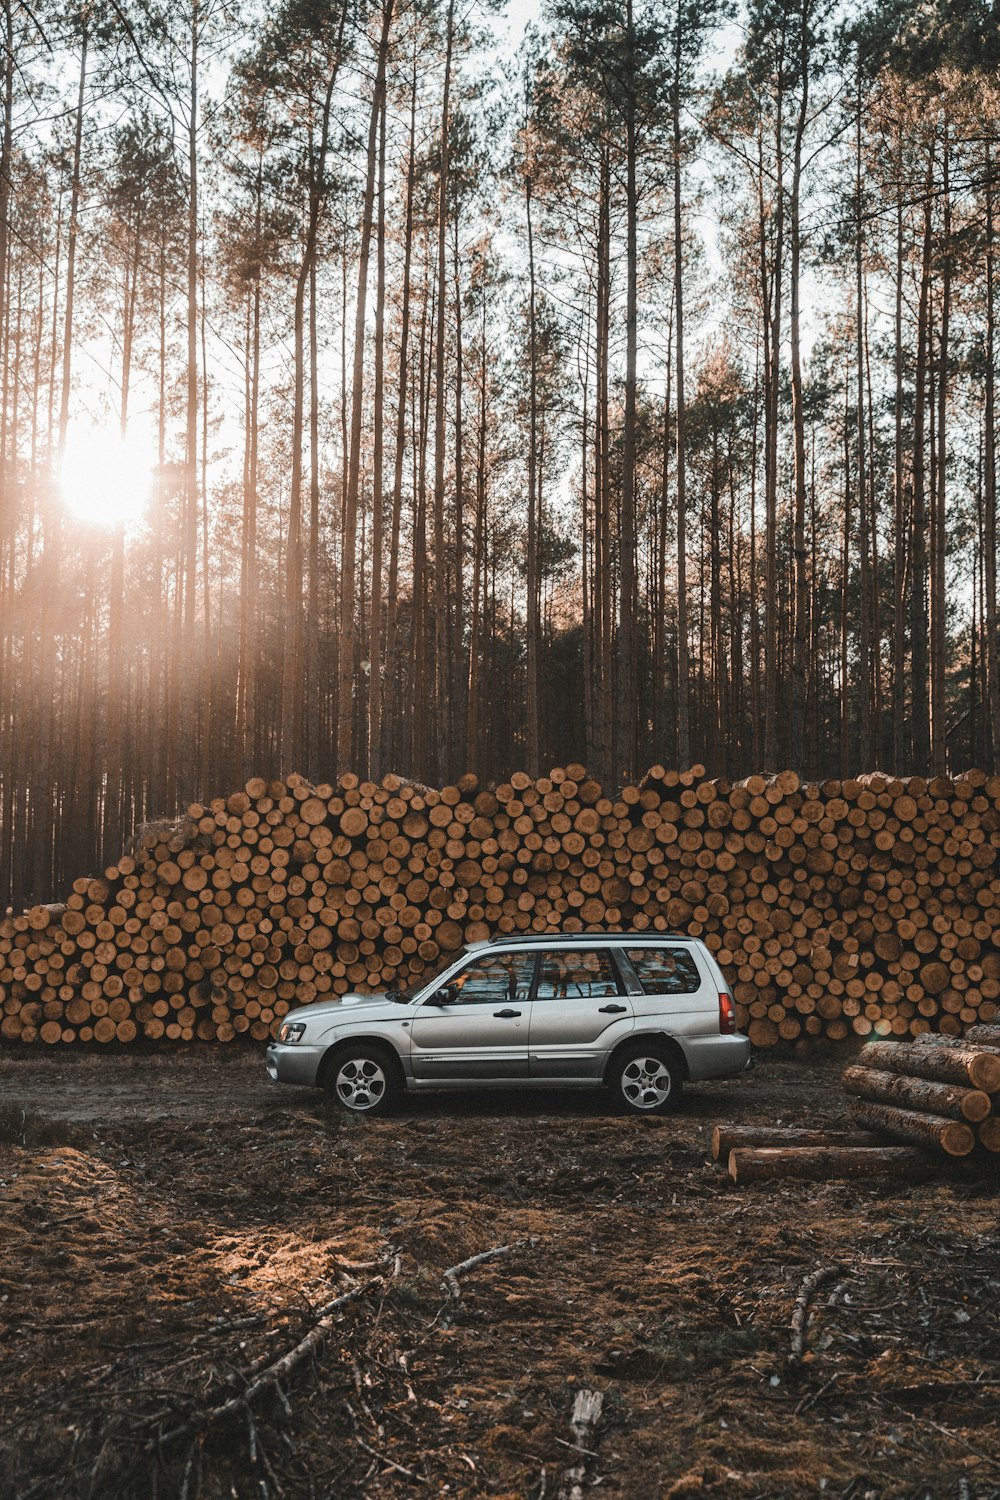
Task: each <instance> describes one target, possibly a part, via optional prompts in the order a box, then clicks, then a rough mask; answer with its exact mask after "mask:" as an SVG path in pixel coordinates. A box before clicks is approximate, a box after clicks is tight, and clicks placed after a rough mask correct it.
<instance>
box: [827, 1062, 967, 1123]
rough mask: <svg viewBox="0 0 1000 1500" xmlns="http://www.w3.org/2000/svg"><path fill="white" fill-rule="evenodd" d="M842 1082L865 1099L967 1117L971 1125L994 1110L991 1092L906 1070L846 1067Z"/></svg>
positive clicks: (927, 1112)
mask: <svg viewBox="0 0 1000 1500" xmlns="http://www.w3.org/2000/svg"><path fill="white" fill-rule="evenodd" d="M841 1082H842V1083H843V1086H844V1088H845V1089H846V1090H847V1092H848V1093H849V1094H857V1095H858V1097H859V1098H861V1099H872V1100H875V1101H876V1102H878V1101H881V1102H882V1103H885V1104H899V1105H901V1106H902V1107H903V1108H904V1109H915V1110H920V1111H922V1112H923V1113H925V1114H929V1115H942V1116H944V1117H945V1118H947V1119H949V1120H965V1121H966V1122H967V1123H969V1124H970V1125H977V1124H978V1123H979V1121H980V1120H985V1119H986V1118H987V1116H988V1115H990V1114H992V1112H993V1103H992V1100H991V1099H990V1096H989V1094H987V1093H984V1092H983V1090H982V1089H969V1088H963V1087H962V1086H961V1085H960V1084H956V1083H934V1082H931V1081H930V1080H928V1079H924V1078H908V1077H907V1076H906V1075H905V1074H902V1073H887V1072H879V1071H876V1069H874V1068H864V1067H852V1068H847V1069H845V1071H844V1075H843V1078H842V1079H841Z"/></svg>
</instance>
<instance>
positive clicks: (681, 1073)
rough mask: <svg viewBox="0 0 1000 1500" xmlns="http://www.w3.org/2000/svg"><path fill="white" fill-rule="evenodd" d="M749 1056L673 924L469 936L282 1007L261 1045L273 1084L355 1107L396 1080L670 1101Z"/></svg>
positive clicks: (694, 952) (696, 951) (373, 1109)
mask: <svg viewBox="0 0 1000 1500" xmlns="http://www.w3.org/2000/svg"><path fill="white" fill-rule="evenodd" d="M749 1058H750V1042H749V1039H748V1038H747V1037H745V1036H743V1035H742V1034H740V1033H739V1032H737V1030H736V1007H735V1005H734V1003H733V997H732V994H731V992H730V989H729V986H728V985H727V983H726V981H725V978H724V977H723V974H722V971H721V970H720V968H719V966H718V964H717V963H716V962H715V959H714V958H713V957H712V955H711V953H710V952H709V951H708V949H707V948H706V947H705V946H704V944H703V943H700V942H698V941H697V940H696V939H694V938H687V937H682V936H680V935H678V934H674V933H652V934H650V933H615V934H607V935H606V934H599V933H577V934H575V935H574V936H572V937H550V936H548V935H544V936H543V935H541V934H538V935H532V936H528V937H524V936H520V937H504V938H493V939H492V940H491V941H490V942H488V943H470V944H469V946H468V947H466V948H464V949H463V950H462V951H461V952H460V953H458V954H456V955H455V956H454V957H453V958H451V959H450V960H449V961H448V963H447V964H446V965H445V967H444V968H442V969H439V970H438V972H437V973H436V974H435V975H434V976H433V977H425V978H423V979H422V980H421V982H420V984H419V986H411V987H410V988H409V989H405V990H387V991H386V993H385V994H382V995H345V996H344V997H343V998H342V999H341V1000H326V1001H320V1002H319V1003H317V1004H314V1005H309V1006H305V1007H304V1008H302V1009H301V1010H294V1011H291V1012H290V1013H289V1015H288V1016H286V1018H285V1021H284V1023H283V1025H282V1027H281V1031H280V1032H279V1034H278V1040H277V1041H276V1042H274V1043H272V1045H271V1046H269V1047H268V1049H267V1071H268V1073H269V1074H270V1076H271V1077H272V1078H274V1079H277V1080H278V1081H279V1082H281V1083H303V1084H308V1085H312V1086H314V1087H315V1086H317V1085H318V1086H320V1087H322V1088H325V1089H327V1090H328V1091H329V1092H330V1093H331V1094H333V1095H334V1096H335V1097H336V1098H337V1099H338V1100H339V1101H340V1103H341V1104H342V1105H343V1107H344V1108H345V1109H347V1110H350V1111H351V1113H352V1114H359V1115H360V1114H368V1115H374V1114H382V1113H384V1112H385V1111H386V1110H388V1109H390V1108H391V1106H392V1105H393V1103H394V1102H395V1101H396V1100H397V1099H398V1097H399V1096H400V1094H401V1093H402V1092H403V1090H404V1089H443V1088H468V1087H470V1086H472V1087H475V1088H508V1087H511V1086H514V1087H529V1088H530V1087H532V1086H535V1087H538V1086H543V1085H552V1084H568V1085H579V1086H583V1087H589V1088H598V1087H600V1086H601V1085H606V1086H607V1087H609V1088H610V1089H611V1091H612V1093H613V1094H614V1095H615V1096H616V1097H617V1099H618V1100H619V1101H620V1103H621V1104H623V1105H624V1106H625V1108H626V1109H629V1110H633V1111H635V1112H636V1113H638V1114H653V1113H656V1112H657V1111H662V1110H669V1109H675V1108H677V1106H678V1104H679V1102H680V1096H681V1089H682V1087H683V1084H684V1080H685V1079H690V1080H691V1081H692V1082H700V1081H701V1080H703V1079H707V1078H729V1077H732V1076H733V1075H734V1074H736V1073H740V1072H742V1070H743V1069H744V1068H745V1067H746V1065H747V1063H748V1061H749Z"/></svg>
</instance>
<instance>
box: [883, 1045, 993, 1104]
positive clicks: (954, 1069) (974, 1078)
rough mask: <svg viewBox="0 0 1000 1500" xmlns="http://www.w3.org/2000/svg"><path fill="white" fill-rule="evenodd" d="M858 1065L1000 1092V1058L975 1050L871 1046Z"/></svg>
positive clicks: (964, 1048)
mask: <svg viewBox="0 0 1000 1500" xmlns="http://www.w3.org/2000/svg"><path fill="white" fill-rule="evenodd" d="M858 1065H859V1066H860V1067H863V1068H874V1069H876V1070H877V1071H880V1072H881V1071H884V1072H889V1073H905V1074H906V1075H907V1076H908V1077H911V1078H929V1079H932V1080H935V1081H937V1082H939V1083H957V1084H960V1085H962V1086H963V1087H968V1086H970V1085H971V1087H972V1088H975V1089H983V1090H984V1091H985V1092H986V1093H988V1094H992V1093H995V1092H996V1091H997V1090H1000V1056H997V1055H996V1054H995V1053H991V1052H984V1051H981V1050H978V1049H976V1048H975V1047H947V1046H944V1047H939V1046H927V1045H921V1044H920V1043H918V1042H912V1043H910V1042H869V1043H868V1045H867V1046H866V1047H863V1048H862V1050H861V1052H860V1053H859V1055H858Z"/></svg>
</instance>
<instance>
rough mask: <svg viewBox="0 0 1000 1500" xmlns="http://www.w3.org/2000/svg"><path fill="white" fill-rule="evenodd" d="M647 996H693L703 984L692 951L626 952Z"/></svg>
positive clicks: (685, 949) (686, 949) (657, 949)
mask: <svg viewBox="0 0 1000 1500" xmlns="http://www.w3.org/2000/svg"><path fill="white" fill-rule="evenodd" d="M625 955H626V957H627V958H628V961H629V963H630V964H631V965H632V967H633V969H634V970H635V976H636V978H637V979H638V981H639V983H640V984H641V985H642V992H643V994H644V995H691V994H693V993H694V991H695V990H696V989H698V987H699V985H700V984H701V975H700V974H699V973H698V965H697V964H696V963H695V961H694V959H693V958H692V956H691V952H690V949H688V948H626V950H625Z"/></svg>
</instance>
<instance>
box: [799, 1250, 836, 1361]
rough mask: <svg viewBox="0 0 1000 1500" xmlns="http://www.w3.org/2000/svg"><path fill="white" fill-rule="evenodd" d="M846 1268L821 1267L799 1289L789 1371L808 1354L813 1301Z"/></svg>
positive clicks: (834, 1266)
mask: <svg viewBox="0 0 1000 1500" xmlns="http://www.w3.org/2000/svg"><path fill="white" fill-rule="evenodd" d="M843 1271H844V1267H843V1266H841V1265H832V1266H821V1267H820V1269H819V1270H818V1271H812V1272H810V1274H809V1275H808V1276H807V1277H806V1279H805V1281H803V1283H802V1286H801V1287H800V1289H799V1295H798V1296H797V1297H796V1299H795V1307H794V1309H793V1311H792V1346H791V1350H790V1352H789V1355H788V1369H789V1370H794V1369H795V1368H796V1367H797V1366H798V1365H799V1364H800V1363H801V1361H802V1358H803V1356H804V1355H805V1352H806V1339H807V1338H808V1336H809V1323H810V1321H811V1317H812V1301H813V1298H814V1297H815V1295H816V1293H817V1292H818V1291H819V1289H820V1287H821V1286H824V1285H825V1284H826V1282H828V1281H832V1280H833V1278H834V1277H835V1276H839V1275H841V1273H842V1272H843Z"/></svg>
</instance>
